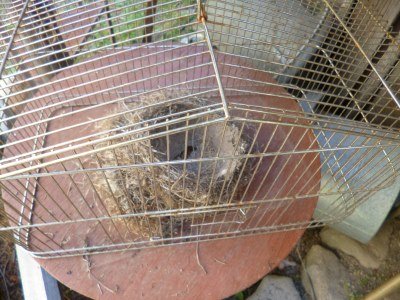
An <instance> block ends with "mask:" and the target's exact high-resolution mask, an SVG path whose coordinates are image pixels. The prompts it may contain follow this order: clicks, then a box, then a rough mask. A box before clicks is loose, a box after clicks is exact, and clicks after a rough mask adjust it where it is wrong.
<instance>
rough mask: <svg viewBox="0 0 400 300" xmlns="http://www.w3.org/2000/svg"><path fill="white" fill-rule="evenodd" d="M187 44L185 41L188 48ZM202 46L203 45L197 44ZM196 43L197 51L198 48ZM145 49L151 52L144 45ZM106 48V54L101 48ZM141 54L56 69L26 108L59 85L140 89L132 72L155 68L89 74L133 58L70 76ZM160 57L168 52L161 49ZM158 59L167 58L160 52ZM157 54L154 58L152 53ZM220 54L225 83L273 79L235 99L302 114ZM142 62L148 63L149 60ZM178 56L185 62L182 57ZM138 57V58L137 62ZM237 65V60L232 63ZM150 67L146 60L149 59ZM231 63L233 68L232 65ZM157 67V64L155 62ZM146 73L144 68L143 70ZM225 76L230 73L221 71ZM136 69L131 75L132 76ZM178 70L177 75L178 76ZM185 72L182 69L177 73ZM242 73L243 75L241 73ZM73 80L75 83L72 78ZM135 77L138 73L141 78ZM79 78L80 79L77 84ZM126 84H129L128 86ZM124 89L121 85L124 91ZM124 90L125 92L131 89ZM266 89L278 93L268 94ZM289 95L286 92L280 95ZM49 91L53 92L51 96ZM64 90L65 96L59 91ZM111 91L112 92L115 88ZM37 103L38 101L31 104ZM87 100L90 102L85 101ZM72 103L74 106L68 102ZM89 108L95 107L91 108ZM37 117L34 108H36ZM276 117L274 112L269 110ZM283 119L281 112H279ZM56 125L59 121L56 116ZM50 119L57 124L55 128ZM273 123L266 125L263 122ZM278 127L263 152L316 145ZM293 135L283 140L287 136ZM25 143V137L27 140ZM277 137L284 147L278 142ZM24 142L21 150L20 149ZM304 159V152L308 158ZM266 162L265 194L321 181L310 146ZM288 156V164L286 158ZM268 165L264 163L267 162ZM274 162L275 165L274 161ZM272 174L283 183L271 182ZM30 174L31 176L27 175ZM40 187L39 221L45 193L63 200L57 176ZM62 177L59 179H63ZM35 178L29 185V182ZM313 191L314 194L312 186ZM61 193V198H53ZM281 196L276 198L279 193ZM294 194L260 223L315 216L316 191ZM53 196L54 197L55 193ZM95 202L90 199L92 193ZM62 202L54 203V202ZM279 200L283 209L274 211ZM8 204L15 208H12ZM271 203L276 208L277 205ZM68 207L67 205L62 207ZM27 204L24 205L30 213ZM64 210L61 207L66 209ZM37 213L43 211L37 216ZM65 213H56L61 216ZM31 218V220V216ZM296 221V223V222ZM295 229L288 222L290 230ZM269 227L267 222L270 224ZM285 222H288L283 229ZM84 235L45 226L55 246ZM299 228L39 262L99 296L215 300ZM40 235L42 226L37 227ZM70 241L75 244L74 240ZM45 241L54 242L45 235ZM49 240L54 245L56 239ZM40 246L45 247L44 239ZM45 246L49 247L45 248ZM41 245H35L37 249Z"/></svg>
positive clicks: (283, 249)
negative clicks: (108, 76) (67, 237)
mask: <svg viewBox="0 0 400 300" xmlns="http://www.w3.org/2000/svg"><path fill="white" fill-rule="evenodd" d="M188 49H190V47H188ZM199 49H200V50H199ZM203 50H204V49H202V48H201V47H200V48H197V50H195V51H200V52H202V53H203ZM137 51H139V52H137ZM143 51H145V52H146V51H147V52H146V53H147V54H148V53H149V51H150V52H151V51H155V50H154V48H152V50H149V49H145V50H143ZM177 51H183V52H185V51H189V52H190V51H193V50H187V49H186V50H177ZM106 54H107V53H106ZM141 55H143V53H140V50H132V51H130V52H126V51H125V52H121V53H118V51H116V52H115V55H114V56H110V57H108V58H107V59H106V60H102V59H101V57H100V58H99V59H98V60H97V61H94V62H92V63H90V64H87V65H85V64H84V65H82V66H77V67H72V68H69V69H67V70H65V71H62V72H60V73H59V74H58V75H57V76H55V77H54V79H53V81H54V85H50V86H47V87H46V89H43V90H42V89H41V90H39V91H38V92H37V98H38V99H39V100H38V102H36V103H33V102H32V103H29V104H28V105H27V106H26V107H25V111H30V110H32V109H33V108H34V107H40V106H41V105H42V106H45V105H46V104H48V103H53V102H50V101H54V99H53V98H52V99H51V100H50V98H51V97H50V96H48V95H50V94H54V92H57V90H60V89H61V90H62V87H63V86H64V87H68V86H72V85H73V84H76V85H77V88H76V90H74V91H73V92H74V93H75V94H76V93H78V94H79V93H82V94H85V93H86V94H87V95H88V96H87V97H86V98H85V99H86V100H82V101H88V103H92V101H93V103H95V102H94V101H95V99H94V98H93V96H91V93H93V92H94V91H96V90H99V89H100V90H101V89H103V88H109V87H110V86H113V85H116V84H117V83H121V84H126V83H127V82H132V85H129V89H130V91H131V90H135V89H139V88H140V86H139V84H138V83H137V84H135V83H133V82H138V80H139V78H138V77H137V76H142V77H144V78H146V76H148V74H150V73H154V72H156V71H157V70H144V71H143V70H142V71H141V72H140V74H135V72H131V73H129V72H128V73H125V75H124V77H121V78H118V79H115V78H113V79H110V80H108V79H104V81H103V82H101V81H99V82H97V83H93V84H90V82H91V79H93V78H91V76H95V77H94V78H98V77H99V76H100V77H101V76H106V74H117V73H118V72H120V71H121V68H123V70H125V69H126V70H129V69H132V70H134V69H135V68H137V66H136V65H129V63H128V62H127V63H126V64H124V65H123V67H121V66H118V68H116V69H114V68H113V67H112V68H110V69H109V70H108V73H107V72H103V73H100V75H99V73H97V72H94V73H89V74H87V75H85V76H86V77H82V78H81V77H79V78H73V79H65V80H63V78H70V76H71V75H72V74H80V73H82V72H84V71H88V70H90V69H91V68H93V69H96V68H97V67H99V66H107V64H112V63H115V62H121V61H124V60H127V61H128V59H130V60H132V57H139V60H140V57H141ZM164 56H165V54H164ZM164 56H163V57H162V59H165V57H164ZM203 56H204V53H203V54H201V55H198V56H195V57H192V58H190V59H191V62H187V63H186V64H187V65H190V64H197V63H199V61H198V60H200V61H204V59H205V58H204V57H203ZM153 59H155V60H157V57H156V56H155V57H153ZM217 59H218V60H219V61H225V62H228V63H227V65H228V67H226V66H221V69H220V72H221V74H222V75H223V78H222V82H223V84H225V85H227V86H234V87H239V88H240V84H244V85H246V84H248V82H247V81H246V79H249V78H250V79H255V80H258V81H262V82H265V83H271V85H267V86H266V87H263V86H256V87H253V90H254V91H260V92H262V93H263V95H261V94H260V95H258V94H256V95H253V96H251V97H250V96H243V95H242V96H235V97H231V99H234V101H238V102H240V103H246V101H250V102H251V104H252V105H260V106H265V107H269V108H270V109H280V110H281V111H282V110H283V109H288V110H290V111H292V112H293V111H294V112H298V114H299V115H300V108H299V107H298V104H297V103H296V101H295V100H293V99H291V98H290V97H288V96H287V94H286V93H285V91H284V90H283V89H282V88H280V87H278V86H277V85H275V84H274V80H273V79H272V78H271V77H270V76H268V75H267V74H265V73H264V72H259V71H255V70H254V69H251V68H248V69H246V68H241V65H242V61H241V60H240V59H238V58H230V57H228V56H226V55H219V56H217ZM147 60H148V58H146V63H144V62H142V63H143V64H146V65H149V62H147ZM181 63H182V62H181ZM139 64H140V63H139ZM235 65H236V66H235ZM150 66H151V64H150ZM232 66H233V67H232ZM175 67H176V66H174V65H167V66H163V67H162V69H160V70H158V71H159V72H168V70H171V68H172V69H174V68H175ZM157 68H158V67H157ZM146 72H149V73H146ZM207 72H211V71H210V69H209V68H207V69H201V70H199V72H198V73H196V72H195V73H193V74H192V73H190V74H189V73H188V74H186V75H185V76H186V79H187V78H188V77H190V78H195V77H196V76H205V75H207ZM224 75H229V76H226V77H224ZM132 76H133V77H132ZM177 76H178V77H179V75H177ZM181 76H182V74H181ZM238 77H241V78H242V79H243V80H238V79H237V78H238ZM70 80H72V82H70ZM174 80H177V79H176V78H166V79H165V81H164V82H163V84H165V85H168V84H171V83H173V82H174ZM139 81H140V80H139ZM85 82H89V85H86V86H85V85H84V83H85ZM79 84H80V85H79ZM154 84H155V82H151V81H149V82H145V83H144V85H145V86H144V88H149V87H151V86H153V85H154ZM125 86H126V85H125ZM122 92H124V91H122ZM128 92H129V91H128ZM268 94H279V95H281V96H268ZM285 95H286V96H285ZM58 96H61V97H59V99H60V100H63V99H64V98H68V95H66V94H62V93H61V92H60V93H59V95H58ZM49 97H50V98H49ZM63 97H64V98H63ZM114 97H116V96H115V95H114ZM78 104H79V105H83V104H84V103H81V102H79V103H77V105H78ZM34 105H35V106H34ZM86 105H87V103H86ZM72 110H73V108H72ZM54 112H56V110H53V111H51V113H50V114H49V116H53V115H54V114H53V113H54ZM92 113H94V110H93V111H92ZM36 117H37V118H39V114H36ZM80 117H82V118H89V117H91V115H90V112H87V113H85V114H84V115H82V116H80ZM32 118H33V119H34V118H35V115H34V114H31V119H28V118H19V119H17V121H16V123H15V124H16V125H15V126H16V128H18V127H21V128H22V127H23V126H24V125H26V124H29V122H31V121H32ZM271 118H273V117H271ZM280 121H281V122H283V121H284V120H282V118H281V119H280ZM63 122H66V123H68V122H71V120H69V119H68V118H65V120H64V121H63ZM60 124H61V123H60ZM60 124H50V126H48V127H47V130H49V128H50V130H54V129H57V128H59V126H63V125H62V124H61V125H60ZM52 126H54V127H52ZM268 126H270V127H268ZM272 126H275V125H265V129H263V130H265V132H266V133H267V132H269V130H270V131H271V130H272V128H273V127H272ZM278 131H279V132H280V134H279V135H278V134H277V135H274V137H276V138H275V142H273V143H271V147H270V148H268V149H269V150H268V151H271V152H273V151H277V149H283V150H285V149H286V150H290V149H291V150H293V148H294V147H297V149H310V148H316V147H317V145H316V143H315V138H314V136H313V134H312V131H311V130H309V129H306V128H305V127H295V128H294V129H293V127H291V126H282V127H279V129H278ZM18 133H19V134H20V135H24V134H29V130H27V131H20V132H18ZM69 134H71V135H73V134H77V133H76V130H75V131H71V132H70V133H69ZM20 135H18V134H16V135H13V136H10V139H9V142H13V141H14V142H15V141H17V140H18V139H20V138H21V136H20ZM287 136H290V138H289V139H288V141H289V142H287V139H286V137H287ZM66 138H68V133H67V132H64V134H63V135H57V136H52V135H49V136H48V137H47V138H46V140H45V144H46V146H48V145H49V144H53V143H54V144H56V143H57V142H60V141H62V140H63V139H66ZM24 143H25V142H24ZM29 143H32V142H29V141H27V142H26V144H23V145H22V146H21V145H17V146H10V147H8V148H6V149H5V151H4V157H5V158H7V157H12V156H13V155H15V153H21V151H24V150H23V149H30V148H31V147H32V145H31V144H29ZM282 144H284V146H283V147H282ZM21 149H22V150H21ZM305 158H306V159H305ZM299 161H304V164H302V165H298V164H297V162H299ZM269 162H270V163H276V164H277V165H276V168H272V171H270V172H269V173H270V175H269V176H270V178H269V179H268V178H267V180H266V181H265V182H263V181H258V184H260V185H264V186H263V187H262V189H261V190H263V189H264V190H268V193H269V194H268V195H265V198H266V199H270V198H271V199H272V198H274V197H275V198H279V197H283V198H284V196H286V197H289V198H290V197H293V196H295V195H298V194H299V193H301V192H303V193H305V188H304V186H305V185H307V184H308V185H310V186H311V187H312V188H311V189H310V190H307V193H309V194H312V191H313V190H317V189H318V188H319V180H320V175H319V172H318V170H319V167H320V162H319V156H318V154H315V153H310V154H308V153H307V154H304V153H303V154H295V155H292V156H290V158H287V157H284V156H277V159H276V160H273V161H272V160H271V161H269ZM288 162H289V163H288ZM266 165H267V166H268V163H266ZM273 166H274V165H273ZM276 179H278V182H280V183H281V184H280V185H278V184H273V183H275V181H276ZM30 180H31V179H30ZM39 183H40V184H39V187H37V190H35V191H33V190H32V193H33V194H35V197H36V201H37V204H36V205H35V206H34V207H33V208H32V209H33V211H34V218H33V222H35V221H38V222H40V221H43V219H45V220H46V218H50V217H49V216H48V214H47V215H46V213H45V212H44V210H43V207H46V208H49V207H50V208H51V209H52V213H53V214H55V215H56V216H57V213H58V212H57V207H56V206H55V203H53V202H51V201H50V197H46V196H45V194H46V193H51V192H52V189H53V190H54V195H53V197H51V198H55V199H59V200H58V201H59V203H63V201H62V196H61V195H60V193H59V192H58V194H56V193H57V192H56V190H57V188H58V189H61V188H60V187H54V183H52V182H51V177H43V178H40V179H39ZM7 184H9V186H8V189H6V190H5V191H3V198H4V199H5V201H6V203H8V204H9V205H6V210H7V213H8V214H9V217H10V220H11V221H10V222H11V223H13V221H12V220H13V219H14V220H17V218H18V216H17V215H15V214H16V212H18V211H19V208H20V207H19V203H18V202H15V200H14V198H15V195H12V191H13V189H14V187H13V186H12V182H10V183H8V182H7V181H6V182H5V185H7ZM63 184H66V183H62V182H61V183H58V185H59V186H60V185H61V186H62V185H63ZM268 184H273V185H274V186H273V188H272V189H269V186H268ZM33 186H34V185H31V188H32V187H33ZM314 194H315V193H314ZM58 196H59V197H58ZM278 196H279V197H278ZM294 199H295V198H292V199H291V200H288V201H286V202H282V203H278V205H277V209H276V210H275V212H274V213H273V214H277V215H278V217H277V218H275V219H273V221H274V222H275V223H268V222H267V223H265V224H264V225H266V226H269V225H276V224H279V225H282V224H283V225H284V224H295V223H297V224H298V226H302V225H303V226H304V225H305V224H306V223H307V222H308V221H309V220H310V219H311V217H312V214H313V211H314V208H315V204H316V201H317V198H316V197H303V198H302V199H296V200H294ZM53 201H54V200H53ZM93 201H94V200H93ZM57 205H59V204H57ZM279 205H280V206H281V208H282V210H279V209H280V208H279ZM11 207H13V209H11ZM275 208H276V207H275ZM65 209H66V211H67V214H68V209H69V208H65ZM29 212H30V211H29V210H27V211H26V212H25V215H26V216H28V214H29ZM63 213H65V212H63ZM37 216H41V220H39V218H38V217H37ZM58 217H59V218H61V217H62V215H61V213H60V215H59V216H58ZM35 218H36V219H35ZM293 228H294V227H293ZM293 228H292V229H293ZM270 229H271V230H272V229H273V228H272V227H271V228H270ZM288 229H289V228H288ZM67 232H69V234H70V236H71V239H70V240H69V243H70V244H68V243H64V240H62V239H61V238H59V237H60V236H62V235H64V237H65V234H66V233H67ZM85 232H86V234H87V232H88V231H87V230H86V229H84V228H83V225H82V224H81V223H79V224H72V225H70V226H63V225H56V226H47V227H46V232H45V234H47V235H48V236H51V240H53V242H54V240H57V243H58V244H59V246H60V248H61V249H62V248H63V246H70V247H72V248H73V247H79V246H81V247H82V244H81V242H82V241H79V242H78V238H80V239H81V240H83V239H82V237H83V236H84V234H85ZM302 233H303V230H300V229H298V230H291V231H283V232H276V233H269V234H259V235H253V236H243V237H236V238H229V239H221V240H213V241H207V242H201V243H198V244H197V243H185V244H179V245H174V246H163V247H158V248H147V249H141V250H126V251H122V252H114V253H102V254H95V255H94V254H92V255H91V254H90V253H89V254H86V255H84V256H72V257H61V258H52V259H37V260H38V261H39V263H40V264H41V265H42V266H43V268H45V269H46V270H47V271H48V272H49V273H50V274H52V275H53V276H54V277H55V278H56V279H58V280H59V281H61V282H62V283H63V284H65V285H66V286H68V287H70V288H71V289H74V290H76V291H77V292H79V293H81V294H83V295H86V296H88V297H91V298H102V299H132V298H147V299H158V298H174V297H176V298H185V299H219V298H224V297H228V296H230V295H232V294H234V293H236V292H238V291H240V290H242V289H244V288H246V287H248V286H250V285H251V284H253V283H255V282H256V281H257V280H259V279H260V278H261V277H262V276H264V275H265V274H266V273H268V272H269V271H271V270H272V269H273V268H274V267H276V266H277V265H278V264H279V262H280V261H281V260H282V259H284V258H285V257H286V256H287V255H288V254H289V253H290V251H291V249H292V248H293V246H294V245H295V244H296V242H297V240H298V239H299V238H300V236H301V235H302ZM38 234H39V233H38V231H35V229H33V230H32V231H31V233H30V239H31V243H33V245H34V246H36V247H37V248H35V247H33V250H36V252H38V249H39V247H38V246H39V245H38V244H36V245H35V242H34V241H35V238H37V237H38ZM42 234H43V233H42ZM92 234H93V235H92V238H93V237H94V238H96V233H92ZM74 243H75V244H74ZM49 244H51V243H50V242H49ZM53 246H54V245H53ZM41 247H43V246H41ZM48 247H50V246H48ZM45 250H49V249H45ZM39 252H40V251H39Z"/></svg>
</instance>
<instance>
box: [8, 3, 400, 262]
mask: <svg viewBox="0 0 400 300" xmlns="http://www.w3.org/2000/svg"><path fill="white" fill-rule="evenodd" d="M2 10H3V11H4V14H3V15H4V17H3V21H2V24H1V26H2V31H3V33H4V34H3V38H2V44H1V57H2V61H3V64H2V69H1V71H2V79H1V80H2V87H3V90H2V95H1V97H2V101H3V103H4V104H3V107H2V108H1V113H2V121H1V122H2V128H3V131H2V139H3V140H4V141H6V143H5V144H4V145H2V146H1V149H2V151H3V159H2V161H1V162H0V168H1V171H2V172H1V175H0V179H1V190H2V197H3V200H4V201H3V202H4V212H5V214H6V215H7V218H8V223H4V224H3V228H2V231H3V232H10V233H12V234H13V237H14V239H15V240H16V242H17V243H19V244H20V245H22V246H24V247H25V248H26V249H28V250H29V251H31V252H32V253H34V254H35V255H36V256H40V257H57V256H65V255H80V254H82V253H85V251H89V250H90V251H91V253H96V252H105V251H116V250H125V249H128V248H129V249H136V248H143V247H155V246H161V245H171V244H178V243H184V242H192V241H203V240H209V239H216V238H230V237H237V236H242V235H248V234H260V233H268V232H277V231H284V230H294V229H301V228H307V227H309V226H317V225H319V224H321V222H325V223H328V222H336V221H338V220H341V219H343V218H344V217H345V216H347V215H348V214H350V213H351V212H352V210H354V208H355V207H357V205H359V204H360V203H361V202H362V200H363V199H364V198H365V197H366V195H369V194H370V193H373V192H375V191H377V190H379V189H382V188H384V187H386V186H388V185H390V184H391V182H392V181H393V180H394V179H395V178H396V176H397V175H398V172H399V168H398V161H399V129H398V128H399V125H400V124H399V121H398V117H399V115H400V110H399V101H398V94H399V86H398V82H399V77H398V76H399V75H398V74H397V73H398V69H399V68H398V58H399V44H398V38H397V36H398V32H396V31H393V30H391V28H390V27H389V25H388V24H386V23H384V22H381V20H380V18H379V14H377V12H376V11H374V7H373V5H368V3H367V2H366V3H364V2H362V1H350V0H337V1H328V0H321V1H317V0H304V1H300V0H286V1H258V0H254V1H239V0H236V1H213V0H207V1H168V0H166V1H156V0H152V1H68V2H65V1H40V2H39V1H27V2H25V1H11V2H10V5H8V6H4V7H2ZM392 21H393V22H394V20H392ZM365 28H372V29H371V30H369V31H368V32H366V30H365ZM396 74H397V75H396ZM313 215H314V218H313ZM88 240H90V241H91V242H90V245H88V244H87V241H88Z"/></svg>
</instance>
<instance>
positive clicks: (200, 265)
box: [196, 242, 207, 275]
mask: <svg viewBox="0 0 400 300" xmlns="http://www.w3.org/2000/svg"><path fill="white" fill-rule="evenodd" d="M199 248H200V243H199V242H197V243H196V258H197V264H198V265H199V267H200V268H201V269H202V270H203V272H204V274H206V275H207V270H206V269H205V268H204V266H203V265H202V263H201V261H200V256H199Z"/></svg>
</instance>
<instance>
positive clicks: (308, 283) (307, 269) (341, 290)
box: [301, 245, 350, 300]
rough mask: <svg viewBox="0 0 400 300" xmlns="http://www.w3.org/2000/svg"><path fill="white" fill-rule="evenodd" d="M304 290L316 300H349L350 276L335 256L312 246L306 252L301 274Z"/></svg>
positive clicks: (323, 249) (316, 246) (319, 247)
mask: <svg viewBox="0 0 400 300" xmlns="http://www.w3.org/2000/svg"><path fill="white" fill-rule="evenodd" d="M301 281H302V283H303V286H304V289H305V290H306V292H307V293H308V294H309V295H310V296H311V298H312V299H316V300H342V299H343V300H344V299H348V298H349V287H350V275H349V273H348V272H347V270H346V268H345V267H344V266H343V265H342V263H341V262H340V261H339V259H338V258H337V257H336V255H335V254H334V253H333V252H331V251H329V250H327V249H325V248H323V247H321V246H319V245H314V246H312V247H311V249H310V251H308V253H307V255H306V258H305V261H304V268H302V272H301Z"/></svg>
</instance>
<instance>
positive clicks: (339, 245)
mask: <svg viewBox="0 0 400 300" xmlns="http://www.w3.org/2000/svg"><path fill="white" fill-rule="evenodd" d="M392 231H393V227H392V224H390V223H388V224H386V225H384V226H383V227H382V228H381V230H380V231H379V232H378V233H377V234H376V235H375V237H374V238H373V239H372V240H371V241H370V242H369V243H368V244H362V243H360V242H359V241H356V240H354V239H352V238H350V237H348V236H347V235H345V234H343V233H340V232H338V231H336V230H334V229H332V228H329V227H326V228H324V229H323V230H322V231H321V233H320V236H321V240H322V242H323V243H324V244H326V245H327V246H329V247H331V248H333V249H335V250H339V251H341V252H343V253H345V254H347V255H350V256H352V257H354V258H355V259H356V260H357V261H358V262H359V264H360V265H361V266H363V267H365V268H369V269H377V268H379V266H380V264H381V263H382V261H383V260H384V259H385V258H386V256H387V254H388V249H389V243H390V236H391V234H392Z"/></svg>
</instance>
